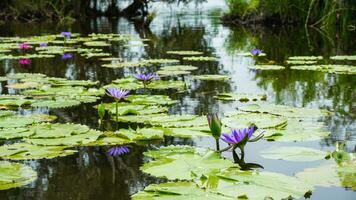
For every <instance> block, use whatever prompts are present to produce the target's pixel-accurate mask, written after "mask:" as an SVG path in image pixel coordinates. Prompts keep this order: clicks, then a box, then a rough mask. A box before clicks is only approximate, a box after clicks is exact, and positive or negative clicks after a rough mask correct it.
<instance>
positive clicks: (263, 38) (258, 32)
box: [0, 1, 356, 200]
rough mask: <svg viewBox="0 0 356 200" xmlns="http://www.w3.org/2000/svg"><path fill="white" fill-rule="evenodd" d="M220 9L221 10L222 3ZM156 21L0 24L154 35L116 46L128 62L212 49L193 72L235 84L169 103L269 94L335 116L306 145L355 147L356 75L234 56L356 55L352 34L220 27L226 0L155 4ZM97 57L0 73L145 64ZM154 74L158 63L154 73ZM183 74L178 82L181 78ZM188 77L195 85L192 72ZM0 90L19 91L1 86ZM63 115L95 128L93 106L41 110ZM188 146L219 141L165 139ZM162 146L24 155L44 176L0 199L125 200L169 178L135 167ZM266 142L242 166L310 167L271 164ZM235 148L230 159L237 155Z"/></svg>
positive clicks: (184, 108) (203, 105) (218, 108)
mask: <svg viewBox="0 0 356 200" xmlns="http://www.w3.org/2000/svg"><path fill="white" fill-rule="evenodd" d="M216 8H217V9H216ZM153 9H157V10H158V11H159V12H158V17H157V18H156V19H155V20H154V21H153V23H152V24H151V26H150V28H143V27H142V26H141V25H140V24H138V23H136V24H135V23H132V22H130V21H128V20H127V19H123V18H120V19H115V20H110V19H107V18H97V19H93V20H90V21H84V22H76V23H75V24H73V25H72V26H70V27H65V26H63V27H62V26H61V25H58V26H57V25H56V24H53V23H41V24H25V25H24V24H18V23H10V22H9V23H7V24H2V25H0V30H1V32H0V36H30V35H35V34H45V33H58V32H60V31H63V30H70V31H72V32H79V33H82V34H87V33H92V32H95V33H124V34H132V35H135V36H138V37H141V38H149V39H150V40H151V41H150V42H149V43H148V44H149V45H148V46H145V47H142V46H135V47H122V46H112V47H111V48H110V49H108V50H109V51H111V52H112V54H113V55H114V56H115V57H121V58H123V59H124V60H127V61H131V60H138V59H139V58H163V57H164V58H169V57H171V56H169V55H167V54H166V53H165V52H166V51H168V50H197V51H203V52H205V54H206V55H213V56H217V57H219V58H220V59H219V62H209V63H199V64H197V63H193V64H194V65H197V66H198V67H199V69H198V70H197V71H194V72H193V74H229V75H230V76H231V77H232V80H231V82H230V83H218V82H201V81H192V85H191V86H190V88H189V92H188V93H183V94H172V93H169V95H170V96H171V97H173V98H174V99H178V102H179V103H178V104H177V105H174V106H173V107H172V108H171V109H170V113H172V114H173V113H174V114H202V113H206V112H209V111H214V112H226V111H230V110H234V109H236V107H237V106H239V104H240V103H222V102H220V101H216V100H214V99H213V98H212V96H213V95H214V94H216V93H217V92H250V93H251V92H264V93H266V94H268V97H269V99H268V101H269V102H271V103H276V104H284V105H293V106H298V107H301V106H304V107H316V108H325V109H328V110H331V111H334V112H335V113H336V114H335V115H333V116H332V117H330V119H328V120H327V125H328V128H329V129H330V131H331V132H332V135H331V137H330V138H327V139H325V140H323V141H320V142H308V143H303V145H307V146H315V147H316V148H320V147H321V148H323V149H325V150H327V149H331V148H332V147H333V146H334V144H335V142H336V141H343V142H345V143H346V150H347V151H349V152H355V151H356V149H355V145H356V135H355V133H356V123H355V118H356V105H355V100H356V90H355V86H356V79H355V78H354V77H353V76H348V75H334V74H325V73H320V72H309V71H308V72H304V71H291V70H284V71H280V72H268V71H263V72H260V71H254V70H249V69H248V68H247V67H248V66H249V65H253V64H254V61H253V59H252V58H247V57H242V56H237V54H236V53H237V52H242V51H248V50H250V49H252V48H254V47H258V48H260V49H263V50H264V52H266V53H267V55H268V59H269V60H274V61H275V62H276V63H283V62H284V60H285V59H286V58H287V57H289V56H294V55H325V56H327V55H335V54H348V53H349V54H351V53H354V52H355V51H356V40H355V39H356V37H355V34H354V33H353V35H352V32H349V33H342V34H340V33H323V32H320V31H319V30H313V29H311V30H308V31H306V30H304V29H298V28H296V27H268V28H266V27H255V26H252V27H239V28H229V27H224V26H222V25H221V24H219V13H220V12H221V9H225V5H223V4H221V3H217V1H209V2H208V3H203V4H194V3H193V4H192V5H190V6H188V7H186V6H184V5H179V7H178V8H175V6H168V5H166V4H154V6H153ZM101 64H102V63H100V62H98V61H96V60H94V59H88V60H86V59H84V58H82V57H80V56H79V55H75V56H74V59H72V60H71V61H68V62H63V61H61V59H60V58H59V57H58V58H55V59H34V60H33V65H31V66H30V67H21V66H18V65H17V64H16V61H7V60H6V61H0V66H1V69H0V70H1V71H0V75H4V74H7V73H13V72H34V73H44V74H46V75H48V76H56V77H65V78H68V79H82V80H84V79H90V80H100V81H101V83H102V84H107V83H110V82H111V81H112V80H114V79H117V78H120V77H124V76H127V75H129V74H133V73H137V72H142V71H144V69H142V68H141V69H135V68H130V69H108V68H103V67H101V66H100V65H101ZM150 70H151V71H154V70H156V69H150ZM179 79H181V78H179ZM185 80H187V81H191V80H190V79H189V77H185ZM2 84H3V85H2V87H1V93H4V94H6V93H13V92H14V91H11V90H8V89H7V88H6V87H4V83H2ZM36 112H44V113H48V112H49V113H51V114H55V115H57V116H59V121H60V122H77V123H82V124H87V125H89V126H91V127H96V126H97V120H98V118H97V116H96V111H95V110H94V109H93V108H92V105H81V106H78V107H75V108H70V109H55V110H47V109H44V110H43V109H42V110H36ZM170 144H187V145H198V146H204V147H214V140H213V139H206V138H205V139H194V140H191V139H179V138H172V137H167V138H166V140H165V141H164V142H162V143H161V144H160V145H170ZM157 145H158V144H156V145H148V146H146V147H142V146H141V147H139V146H138V147H135V148H132V152H131V153H130V154H128V155H124V156H122V157H119V158H115V159H113V158H111V157H108V156H106V154H105V153H106V151H107V148H103V147H101V148H99V147H95V148H82V147H81V148H78V150H79V154H76V155H73V156H67V157H64V158H57V159H52V160H41V161H26V164H28V165H30V166H31V167H33V168H34V169H35V170H36V171H37V172H38V173H39V178H38V179H37V180H36V181H35V182H34V183H32V184H30V185H28V186H26V187H23V188H16V189H11V190H7V191H0V199H26V200H27V199H53V200H56V199H129V196H130V195H131V194H133V193H135V192H137V191H138V190H142V189H143V188H144V187H145V186H146V185H147V184H149V183H154V182H156V183H157V182H161V181H164V180H160V179H156V178H152V177H149V176H146V175H143V174H142V173H141V172H140V171H139V167H140V165H141V164H142V163H144V162H145V161H147V160H146V158H144V156H143V155H142V152H143V151H145V150H147V148H154V146H157ZM267 146H269V142H259V143H256V144H253V145H250V146H248V147H247V148H246V153H247V154H248V155H249V157H248V158H247V159H248V160H246V162H250V163H259V164H261V165H263V166H264V167H265V169H266V170H269V171H277V172H283V173H286V174H289V175H293V174H294V173H295V172H298V171H301V170H303V169H304V168H305V167H315V166H318V165H319V164H320V163H319V162H316V163H315V162H314V163H312V164H310V163H308V164H305V163H303V164H300V163H298V164H293V165H291V164H290V163H288V165H287V164H286V163H284V162H280V161H273V162H271V161H270V160H266V159H263V158H261V157H260V156H259V155H258V152H259V150H261V149H263V148H266V147H267ZM230 154H231V153H227V154H226V155H225V154H224V155H225V156H227V157H230V158H231V159H232V157H231V155H230ZM333 195H342V196H343V197H345V198H344V199H353V198H355V194H354V193H353V192H352V191H347V190H344V189H341V188H333V189H328V190H325V189H323V188H318V189H317V190H316V191H315V192H314V195H313V196H312V199H328V197H329V198H330V197H332V196H333Z"/></svg>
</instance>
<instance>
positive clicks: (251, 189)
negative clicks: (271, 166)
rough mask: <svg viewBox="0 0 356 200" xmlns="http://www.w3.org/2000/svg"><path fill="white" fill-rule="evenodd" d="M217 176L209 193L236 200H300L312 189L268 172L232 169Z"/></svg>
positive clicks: (292, 179)
mask: <svg viewBox="0 0 356 200" xmlns="http://www.w3.org/2000/svg"><path fill="white" fill-rule="evenodd" d="M217 176H218V177H219V179H218V180H217V183H215V184H214V186H213V187H212V188H210V189H209V190H208V191H212V192H215V193H220V194H224V195H226V196H230V197H234V198H235V199H239V198H240V199H252V200H261V199H287V198H288V197H289V198H290V197H292V198H296V199H298V198H301V197H303V196H304V195H305V194H306V193H308V192H310V190H311V189H312V186H311V185H309V184H307V183H305V182H304V181H301V180H299V179H297V178H295V177H291V176H286V175H283V174H280V173H274V172H267V171H262V172H259V171H240V170H237V169H233V168H230V169H228V170H225V171H223V172H221V173H220V174H217Z"/></svg>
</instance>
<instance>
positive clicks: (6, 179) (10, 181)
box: [0, 161, 37, 190]
mask: <svg viewBox="0 0 356 200" xmlns="http://www.w3.org/2000/svg"><path fill="white" fill-rule="evenodd" d="M36 178H37V173H36V172H35V171H34V170H33V169H32V168H31V167H28V166H26V165H24V164H20V163H11V162H7V161H0V190H7V189H10V188H15V187H20V186H23V185H27V184H29V183H31V182H32V181H34V180H36Z"/></svg>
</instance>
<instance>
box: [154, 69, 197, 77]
mask: <svg viewBox="0 0 356 200" xmlns="http://www.w3.org/2000/svg"><path fill="white" fill-rule="evenodd" d="M156 73H157V74H158V75H160V76H179V75H187V74H190V73H191V72H190V71H171V70H169V71H168V70H167V71H166V70H158V71H157V72H156Z"/></svg>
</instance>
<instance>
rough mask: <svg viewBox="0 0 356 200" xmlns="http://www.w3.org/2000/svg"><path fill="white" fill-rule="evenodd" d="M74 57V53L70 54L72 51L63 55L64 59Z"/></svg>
mask: <svg viewBox="0 0 356 200" xmlns="http://www.w3.org/2000/svg"><path fill="white" fill-rule="evenodd" d="M72 57H73V55H72V54H70V53H65V54H63V55H62V60H69V59H71V58H72Z"/></svg>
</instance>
